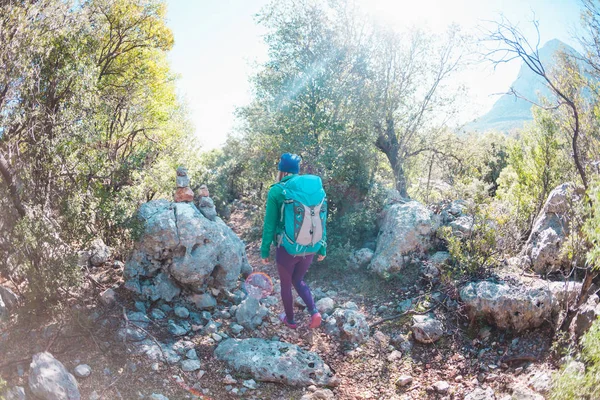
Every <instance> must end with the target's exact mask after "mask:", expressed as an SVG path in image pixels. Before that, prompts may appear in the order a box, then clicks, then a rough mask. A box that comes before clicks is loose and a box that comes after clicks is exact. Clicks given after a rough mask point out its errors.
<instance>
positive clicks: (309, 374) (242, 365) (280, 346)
mask: <svg viewBox="0 0 600 400" xmlns="http://www.w3.org/2000/svg"><path fill="white" fill-rule="evenodd" d="M215 356H216V357H217V358H218V359H220V360H223V361H226V362H227V363H228V364H229V365H230V366H231V367H232V368H234V369H235V370H236V371H238V372H242V373H246V374H250V375H251V376H252V377H253V378H254V379H255V380H258V381H266V382H279V383H283V384H286V385H290V386H309V385H327V384H329V382H330V381H331V378H332V376H333V374H332V372H331V370H330V369H329V366H327V364H325V363H324V362H323V360H322V359H321V357H319V356H318V355H317V354H316V353H313V352H310V351H306V350H303V349H301V348H300V347H298V346H296V345H294V344H290V343H285V342H280V341H268V340H264V339H257V338H252V339H227V340H224V341H223V342H221V344H219V346H218V347H217V349H216V350H215Z"/></svg>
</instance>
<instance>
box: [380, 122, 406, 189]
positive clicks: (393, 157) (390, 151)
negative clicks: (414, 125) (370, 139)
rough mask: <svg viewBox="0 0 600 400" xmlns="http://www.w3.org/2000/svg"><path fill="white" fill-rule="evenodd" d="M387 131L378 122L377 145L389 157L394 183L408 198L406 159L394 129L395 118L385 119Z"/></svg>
mask: <svg viewBox="0 0 600 400" xmlns="http://www.w3.org/2000/svg"><path fill="white" fill-rule="evenodd" d="M385 123H386V127H385V131H384V130H383V129H382V127H381V125H379V124H377V125H376V126H375V129H376V130H377V131H378V132H379V136H378V137H377V140H376V141H375V146H376V147H377V148H378V149H379V150H380V151H381V152H382V153H383V154H385V156H386V157H387V159H388V161H389V162H390V167H391V168H392V171H393V172H394V181H395V182H394V184H395V187H396V190H398V192H399V193H400V196H402V197H404V198H408V193H407V191H406V175H405V174H404V159H403V158H402V157H401V156H400V144H399V143H398V138H397V137H396V131H395V130H394V119H393V118H392V117H389V116H388V117H387V118H386V120H385Z"/></svg>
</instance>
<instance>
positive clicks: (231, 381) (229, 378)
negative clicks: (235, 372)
mask: <svg viewBox="0 0 600 400" xmlns="http://www.w3.org/2000/svg"><path fill="white" fill-rule="evenodd" d="M223 383H224V384H226V385H235V384H236V383H237V381H236V380H235V379H234V378H233V377H232V376H231V375H229V374H227V375H225V379H223Z"/></svg>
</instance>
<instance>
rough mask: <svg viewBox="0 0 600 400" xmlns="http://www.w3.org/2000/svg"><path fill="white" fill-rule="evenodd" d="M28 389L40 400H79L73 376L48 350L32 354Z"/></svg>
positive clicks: (79, 395)
mask: <svg viewBox="0 0 600 400" xmlns="http://www.w3.org/2000/svg"><path fill="white" fill-rule="evenodd" d="M29 389H30V390H31V392H32V393H33V394H34V396H36V397H37V398H39V399H42V400H80V399H81V394H80V393H79V387H78V386H77V380H75V377H74V376H73V375H71V374H70V373H69V371H67V369H66V368H65V366H64V365H63V364H62V363H61V362H60V361H58V360H57V359H55V358H54V357H53V356H52V354H50V353H48V352H44V353H38V354H36V355H34V356H33V360H32V362H31V365H30V366H29Z"/></svg>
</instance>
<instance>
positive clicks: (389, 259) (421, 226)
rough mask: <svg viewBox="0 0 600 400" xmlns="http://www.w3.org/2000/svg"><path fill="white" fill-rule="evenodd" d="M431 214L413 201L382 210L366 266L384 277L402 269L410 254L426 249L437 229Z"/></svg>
mask: <svg viewBox="0 0 600 400" xmlns="http://www.w3.org/2000/svg"><path fill="white" fill-rule="evenodd" d="M432 217H433V214H432V212H431V211H429V210H428V209H427V208H426V207H425V206H424V205H422V204H420V203H418V202H416V201H409V202H407V203H396V204H392V205H389V206H388V207H387V208H386V210H385V211H384V216H383V221H382V223H381V228H380V230H379V236H378V238H377V248H376V250H375V254H374V255H373V259H372V261H371V263H370V264H369V268H370V269H371V270H373V271H374V272H375V273H377V274H379V275H381V276H383V277H387V276H389V274H392V273H396V272H399V271H401V270H402V268H404V266H405V265H406V264H407V263H408V262H409V261H410V256H411V255H413V254H415V253H417V254H422V253H424V252H426V251H427V250H429V249H430V248H431V246H432V241H431V239H432V235H433V234H434V233H435V230H436V226H435V225H436V224H435V222H434V220H433V218H432Z"/></svg>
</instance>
